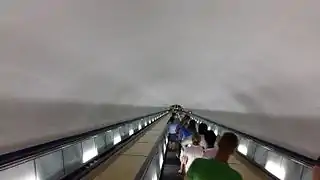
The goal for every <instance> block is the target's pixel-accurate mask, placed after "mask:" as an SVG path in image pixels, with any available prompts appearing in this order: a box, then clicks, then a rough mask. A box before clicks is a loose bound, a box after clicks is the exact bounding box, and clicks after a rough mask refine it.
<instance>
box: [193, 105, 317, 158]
mask: <svg viewBox="0 0 320 180" xmlns="http://www.w3.org/2000/svg"><path fill="white" fill-rule="evenodd" d="M194 112H195V113H196V114H198V115H200V116H202V117H206V118H208V119H211V120H213V121H215V122H217V123H220V124H222V125H225V126H227V127H230V128H233V129H236V130H238V131H240V132H244V133H247V134H249V135H252V136H254V137H257V138H260V139H263V140H265V141H267V142H271V143H274V144H276V145H279V146H280V147H284V148H287V149H289V150H291V151H295V152H297V153H300V154H302V155H305V156H308V157H311V158H314V159H316V158H318V157H319V155H320V151H319V149H320V141H319V140H318V139H319V137H320V131H319V127H320V122H319V120H318V119H316V118H306V117H289V116H282V117H279V116H278V117H276V116H270V115H269V116H268V115H263V114H253V113H251V114H244V113H232V112H222V111H208V110H194Z"/></svg>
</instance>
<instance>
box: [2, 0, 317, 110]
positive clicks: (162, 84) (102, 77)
mask: <svg viewBox="0 0 320 180" xmlns="http://www.w3.org/2000/svg"><path fill="white" fill-rule="evenodd" d="M319 6H320V2H319V1H316V0H305V1H301V0H282V1H279V0H268V1H260V0H239V1H226V0H200V1H191V0H183V1H182V0H174V1H172V0H170V1H169V0H161V1H160V0H134V1H132V0H91V1H88V0H69V1H64V0H29V1H22V0H10V1H1V2H0V58H1V61H0V86H1V88H0V97H1V98H8V97H14V98H39V99H49V100H50V99H51V100H64V99H68V100H71V101H81V102H90V103H92V102H94V103H115V104H118V103H119V104H135V105H153V106H157V105H168V104H172V103H181V104H183V105H185V106H187V107H191V108H199V109H210V110H222V111H232V112H243V113H266V114H272V115H303V116H305V115H307V116H319V115H320V111H319V107H320V98H319V92H320V84H319V82H320V72H319V68H320V60H319V57H320V23H319V22H320V11H319V10H318V7H319Z"/></svg>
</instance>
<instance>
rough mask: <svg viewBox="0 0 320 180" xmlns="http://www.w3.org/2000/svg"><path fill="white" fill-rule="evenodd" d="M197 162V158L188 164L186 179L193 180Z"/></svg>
mask: <svg viewBox="0 0 320 180" xmlns="http://www.w3.org/2000/svg"><path fill="white" fill-rule="evenodd" d="M197 162H198V160H197V159H196V160H194V161H193V162H192V164H191V165H190V167H189V169H188V172H187V175H186V179H188V180H193V179H194V172H195V171H196V167H197Z"/></svg>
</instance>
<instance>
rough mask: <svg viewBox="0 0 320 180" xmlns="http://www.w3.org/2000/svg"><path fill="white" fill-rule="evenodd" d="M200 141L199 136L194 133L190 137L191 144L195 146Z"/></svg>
mask: <svg viewBox="0 0 320 180" xmlns="http://www.w3.org/2000/svg"><path fill="white" fill-rule="evenodd" d="M200 141H201V136H200V135H199V134H198V133H194V134H193V135H192V144H193V145H195V146H198V145H199V144H200Z"/></svg>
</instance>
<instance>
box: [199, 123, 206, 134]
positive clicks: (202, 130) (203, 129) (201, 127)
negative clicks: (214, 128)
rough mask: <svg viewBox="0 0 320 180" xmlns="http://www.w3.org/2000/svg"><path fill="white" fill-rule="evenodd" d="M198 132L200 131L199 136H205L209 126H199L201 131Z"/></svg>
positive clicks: (202, 124) (203, 124)
mask: <svg viewBox="0 0 320 180" xmlns="http://www.w3.org/2000/svg"><path fill="white" fill-rule="evenodd" d="M198 131H199V134H202V135H205V134H206V132H207V131H208V126H207V124H205V123H201V124H199V129H198Z"/></svg>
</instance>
